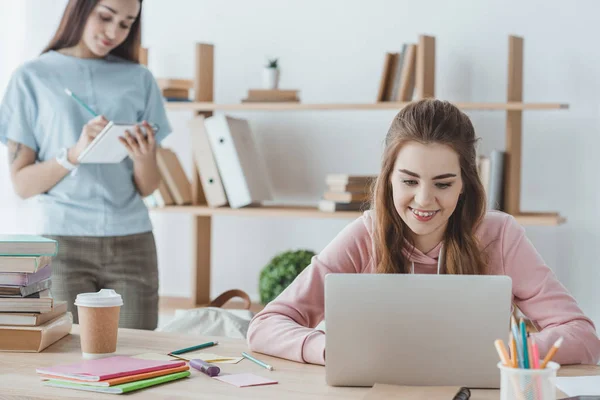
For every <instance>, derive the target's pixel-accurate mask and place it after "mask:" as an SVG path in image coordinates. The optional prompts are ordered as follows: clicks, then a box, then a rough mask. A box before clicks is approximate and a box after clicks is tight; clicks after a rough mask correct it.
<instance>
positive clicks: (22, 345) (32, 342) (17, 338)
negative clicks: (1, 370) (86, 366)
mask: <svg viewBox="0 0 600 400" xmlns="http://www.w3.org/2000/svg"><path fill="white" fill-rule="evenodd" d="M72 326H73V315H71V313H69V312H67V313H64V314H62V315H60V316H59V317H56V318H54V319H52V320H50V321H48V322H46V323H44V324H42V325H40V326H11V325H0V351H15V352H26V353H39V352H40V351H42V350H44V349H45V348H46V347H48V346H50V345H51V344H53V343H55V342H57V341H58V340H60V339H62V338H63V337H65V336H66V335H68V334H69V332H71V327H72Z"/></svg>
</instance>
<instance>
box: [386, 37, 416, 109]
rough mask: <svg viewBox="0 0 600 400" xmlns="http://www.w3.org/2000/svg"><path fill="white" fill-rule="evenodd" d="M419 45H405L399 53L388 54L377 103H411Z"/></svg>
mask: <svg viewBox="0 0 600 400" xmlns="http://www.w3.org/2000/svg"><path fill="white" fill-rule="evenodd" d="M416 62H417V45H416V44H414V43H405V44H403V45H402V51H400V52H399V53H386V55H385V58H384V64H383V71H382V74H381V78H380V81H379V90H378V93H377V101H378V102H383V101H394V102H400V101H411V100H412V99H413V94H414V89H415V81H416Z"/></svg>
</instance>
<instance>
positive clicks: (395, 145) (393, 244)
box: [371, 99, 487, 275]
mask: <svg viewBox="0 0 600 400" xmlns="http://www.w3.org/2000/svg"><path fill="white" fill-rule="evenodd" d="M408 141H415V142H418V143H422V144H429V143H440V144H444V145H447V146H449V147H451V148H452V149H453V150H454V151H456V153H457V154H458V155H459V159H460V169H461V177H462V181H463V193H462V194H461V195H460V197H459V200H458V203H457V205H456V209H455V210H454V213H453V214H452V215H451V216H450V218H449V220H448V226H447V228H446V232H445V234H444V250H445V251H444V253H445V254H444V257H445V260H442V261H443V263H444V265H445V268H444V273H446V274H456V275H482V274H485V273H486V272H487V263H486V260H485V257H484V255H483V254H482V252H481V250H480V249H479V243H478V241H477V238H476V237H475V234H474V231H475V228H476V227H477V225H478V224H479V223H480V222H481V221H482V220H483V217H484V216H485V213H486V208H485V207H486V205H485V191H484V189H483V185H482V184H481V180H480V179H479V174H478V173H477V166H476V158H477V155H476V149H475V145H476V143H477V138H476V137H475V130H474V129H473V124H472V123H471V120H470V119H469V117H468V116H467V115H466V114H464V113H463V112H462V111H460V110H459V109H458V108H457V107H456V106H454V105H453V104H451V103H449V102H447V101H441V100H435V99H425V100H420V101H416V102H413V103H410V104H408V105H407V106H406V107H404V108H403V109H402V110H400V112H399V113H398V114H397V115H396V117H395V118H394V120H393V121H392V123H391V126H390V128H389V131H388V133H387V136H386V139H385V150H384V152H383V157H382V163H381V171H380V174H379V175H378V177H377V180H376V182H375V183H374V186H373V193H372V197H373V198H372V201H371V207H372V209H373V210H374V213H375V220H376V226H375V235H374V239H375V253H376V257H377V262H378V264H377V272H378V273H409V272H410V269H409V265H408V260H407V259H406V257H405V256H404V254H403V253H402V249H403V248H404V247H405V246H406V244H405V243H406V240H408V241H409V242H410V234H409V232H410V228H409V227H408V226H406V224H405V223H404V221H402V218H400V215H399V214H398V212H397V211H396V208H395V207H394V201H393V194H392V184H391V176H392V172H393V169H394V164H395V161H396V158H397V155H398V151H399V150H400V147H401V146H402V145H403V144H404V143H406V142H408Z"/></svg>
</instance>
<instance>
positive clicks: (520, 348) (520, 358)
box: [510, 316, 525, 368]
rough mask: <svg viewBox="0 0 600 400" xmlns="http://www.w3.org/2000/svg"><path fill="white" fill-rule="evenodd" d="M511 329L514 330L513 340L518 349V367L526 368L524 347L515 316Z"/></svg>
mask: <svg viewBox="0 0 600 400" xmlns="http://www.w3.org/2000/svg"><path fill="white" fill-rule="evenodd" d="M510 327H511V329H512V334H513V339H514V340H515V345H516V347H517V367H518V368H525V364H524V363H523V346H522V345H521V339H520V335H519V328H517V320H516V319H515V317H514V316H512V317H511V323H510Z"/></svg>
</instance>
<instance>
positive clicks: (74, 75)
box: [0, 51, 171, 236]
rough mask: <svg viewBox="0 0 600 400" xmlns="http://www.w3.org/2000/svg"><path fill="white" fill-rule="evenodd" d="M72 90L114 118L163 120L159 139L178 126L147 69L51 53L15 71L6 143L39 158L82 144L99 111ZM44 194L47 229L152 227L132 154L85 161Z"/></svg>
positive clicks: (0, 119)
mask: <svg viewBox="0 0 600 400" xmlns="http://www.w3.org/2000/svg"><path fill="white" fill-rule="evenodd" d="M65 88H68V89H70V90H71V91H72V92H73V93H74V94H76V95H77V96H78V97H79V98H81V100H83V101H84V102H85V103H87V104H88V105H89V106H90V107H91V108H92V109H93V110H94V111H95V112H96V113H98V114H102V115H104V116H105V117H106V119H108V120H109V121H110V120H112V121H117V122H142V121H143V120H146V121H148V122H150V123H155V124H157V125H158V127H159V131H158V133H157V135H156V140H157V143H160V141H161V140H162V139H164V138H165V137H166V136H167V135H168V134H169V133H170V132H171V126H170V124H169V121H168V119H167V115H166V112H165V108H164V103H163V98H162V95H161V92H160V89H159V88H158V85H157V83H156V81H155V80H154V77H153V76H152V74H151V73H150V71H149V70H148V69H147V68H146V67H144V66H142V65H139V64H136V63H132V62H129V61H126V60H123V59H121V58H119V57H116V56H112V55H109V56H107V57H106V58H104V59H82V58H77V57H71V56H67V55H64V54H61V53H59V52H56V51H50V52H48V53H44V54H42V55H41V56H39V57H38V58H36V59H35V60H32V61H30V62H27V63H26V64H24V65H23V66H21V67H20V68H19V69H17V70H16V71H15V72H14V73H13V75H12V77H11V80H10V82H9V84H8V87H7V89H6V93H5V95H4V99H3V101H2V104H0V141H2V142H3V143H6V142H7V140H9V139H10V140H11V141H14V142H18V143H21V144H23V145H25V146H27V147H29V148H31V149H33V150H34V151H35V152H36V153H37V158H38V160H39V161H40V162H41V161H46V160H50V159H53V158H55V157H56V156H57V155H58V153H59V151H60V149H62V148H63V147H71V146H73V145H75V143H76V142H77V140H78V139H79V136H80V135H81V130H82V128H83V126H84V125H85V124H86V123H87V122H88V121H89V120H90V119H92V118H93V115H92V114H90V113H89V112H88V111H86V110H85V109H84V108H83V107H82V106H81V105H79V104H78V103H77V102H76V101H75V100H74V99H73V98H72V97H70V96H68V95H67V94H66V93H65ZM38 200H39V204H40V206H41V207H42V215H43V219H44V220H43V223H42V229H41V232H40V233H43V234H47V235H67V236H123V235H130V234H136V233H142V232H148V231H151V230H152V224H151V222H150V217H149V215H148V209H147V208H146V206H145V205H144V202H143V200H142V198H141V197H140V195H139V193H138V192H137V188H136V187H135V184H134V181H133V161H132V160H131V159H130V158H129V157H127V158H126V159H125V160H123V161H122V162H120V163H118V164H81V165H79V167H78V168H77V170H76V172H75V173H70V174H68V175H67V176H66V177H65V178H64V179H62V180H61V181H60V182H58V183H57V184H56V185H55V186H54V187H53V188H52V189H50V190H49V191H48V192H46V193H43V194H41V195H39V196H38Z"/></svg>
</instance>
